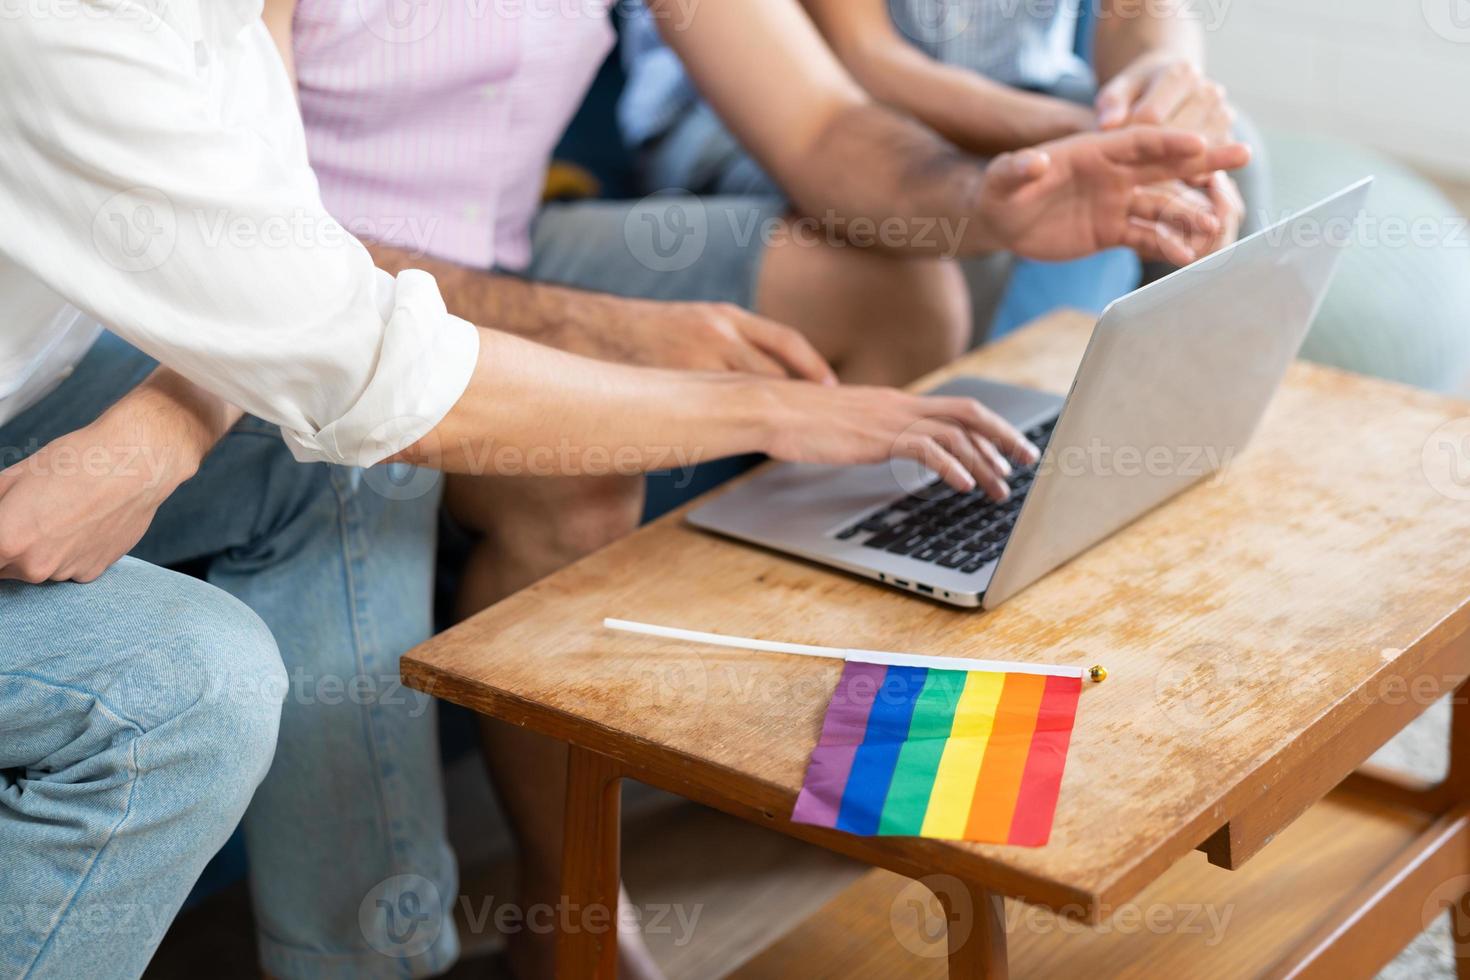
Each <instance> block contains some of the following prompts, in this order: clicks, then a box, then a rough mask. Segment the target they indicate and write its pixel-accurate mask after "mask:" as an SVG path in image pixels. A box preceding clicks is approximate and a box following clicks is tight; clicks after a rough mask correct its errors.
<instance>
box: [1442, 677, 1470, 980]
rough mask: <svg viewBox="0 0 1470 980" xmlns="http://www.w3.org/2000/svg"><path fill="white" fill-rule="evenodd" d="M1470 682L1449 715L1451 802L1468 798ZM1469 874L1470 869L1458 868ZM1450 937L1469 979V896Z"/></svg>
mask: <svg viewBox="0 0 1470 980" xmlns="http://www.w3.org/2000/svg"><path fill="white" fill-rule="evenodd" d="M1467 702H1470V681H1466V682H1465V683H1463V684H1461V685H1460V687H1459V688H1458V689H1457V690H1456V691H1455V696H1454V701H1453V704H1452V706H1451V709H1450V711H1451V714H1450V767H1449V774H1448V775H1447V776H1446V777H1445V787H1446V788H1447V789H1448V790H1449V794H1450V796H1451V798H1452V799H1455V800H1459V801H1462V802H1463V801H1465V800H1467V799H1470V703H1467ZM1461 870H1462V872H1463V873H1464V874H1466V875H1470V867H1465V868H1462V869H1461ZM1452 908H1453V911H1452V912H1451V921H1450V937H1451V941H1452V942H1453V943H1454V944H1455V972H1456V974H1458V976H1459V978H1460V980H1470V894H1465V895H1461V896H1460V897H1459V899H1458V901H1456V902H1455V903H1454V905H1453V907H1452Z"/></svg>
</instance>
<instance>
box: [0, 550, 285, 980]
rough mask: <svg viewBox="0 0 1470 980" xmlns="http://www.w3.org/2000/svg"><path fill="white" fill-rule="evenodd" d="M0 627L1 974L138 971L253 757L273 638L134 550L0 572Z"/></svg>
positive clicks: (230, 605) (264, 762)
mask: <svg viewBox="0 0 1470 980" xmlns="http://www.w3.org/2000/svg"><path fill="white" fill-rule="evenodd" d="M0 637H3V638H4V641H3V643H0V855H3V858H0V976H5V977H23V978H27V980H52V978H54V980H72V978H75V977H136V976H139V975H140V974H141V973H142V972H143V968H144V967H145V966H146V965H147V963H148V960H149V959H150V957H152V955H153V951H154V950H155V949H156V948H157V946H158V943H159V940H161V939H162V938H163V934H164V932H165V931H166V930H167V928H168V926H169V923H170V922H171V921H172V920H173V917H174V915H175V914H176V913H177V912H178V909H179V906H180V905H181V904H182V903H183V901H184V898H185V897H186V896H187V895H188V893H189V889H190V888H191V887H192V886H193V884H194V882H195V880H196V879H197V878H198V877H199V873H200V872H201V871H202V870H203V868H204V865H205V863H206V862H207V861H208V860H209V858H210V857H211V856H212V855H213V854H214V852H215V851H217V850H219V848H220V846H221V845H222V844H223V843H224V842H225V839H226V838H228V837H229V835H230V833H231V832H232V831H233V830H234V828H235V826H236V824H237V822H238V821H239V819H240V815H241V814H242V813H243V812H244V810H245V806H246V804H247V803H248V802H249V800H250V797H251V794H252V793H253V792H254V790H255V788H256V786H257V785H258V784H259V782H260V780H261V778H262V777H263V776H264V775H265V772H266V768H267V767H268V766H269V764H270V760H271V754H272V752H273V750H274V748H275V744H276V728H277V721H278V719H279V714H280V699H281V696H282V694H283V693H284V691H285V687H286V677H285V671H284V670H283V669H282V667H281V662H280V658H279V656H278V654H277V652H276V645H275V642H274V640H273V639H272V638H271V635H270V633H269V632H268V631H267V630H266V628H265V625H264V624H263V623H262V622H261V621H260V618H259V617H258V616H256V615H255V614H254V613H252V612H250V610H249V609H247V608H246V607H245V606H244V605H242V604H241V603H240V602H239V601H237V600H235V599H233V598H231V597H230V596H228V595H226V594H225V593H223V592H221V591H220V590H218V589H216V588H214V587H212V586H209V585H206V584H205V583H203V582H200V581H198V580H196V579H192V578H188V577H186V576H183V575H179V574H177V573H175V572H170V571H167V570H165V569H162V568H157V567H154V566H151V565H148V564H146V563H144V562H141V561H137V560H135V559H123V560H122V561H121V562H119V563H118V564H116V565H114V566H113V567H112V568H111V569H109V570H108V571H107V572H106V573H105V574H103V575H102V577H101V578H99V579H97V580H96V581H95V582H90V583H88V584H86V585H77V584H74V583H58V584H51V585H24V584H21V583H18V582H0Z"/></svg>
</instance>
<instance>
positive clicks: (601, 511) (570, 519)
mask: <svg viewBox="0 0 1470 980" xmlns="http://www.w3.org/2000/svg"><path fill="white" fill-rule="evenodd" d="M642 516H643V481H642V479H641V478H631V477H605V478H604V477H587V478H583V479H580V480H578V481H576V489H575V491H573V492H572V493H571V494H569V495H568V496H567V497H566V498H565V500H564V501H563V503H562V505H561V506H560V507H559V508H558V512H557V513H556V514H555V515H554V516H552V517H550V518H549V519H548V520H547V522H546V526H545V529H544V530H545V535H546V538H547V540H549V542H550V544H551V546H552V547H553V548H554V549H555V550H556V551H557V552H558V553H559V554H562V555H565V556H568V557H582V556H583V555H590V554H592V553H593V552H594V551H597V550H599V549H601V548H604V547H606V546H608V545H610V544H612V543H613V542H614V541H617V540H618V539H620V538H623V537H626V536H627V535H629V534H631V533H632V532H633V531H634V530H636V529H637V527H638V521H639V519H640V518H641V517H642Z"/></svg>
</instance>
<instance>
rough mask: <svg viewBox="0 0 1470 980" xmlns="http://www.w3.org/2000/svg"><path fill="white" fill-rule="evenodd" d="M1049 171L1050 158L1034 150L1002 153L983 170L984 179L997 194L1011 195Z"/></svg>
mask: <svg viewBox="0 0 1470 980" xmlns="http://www.w3.org/2000/svg"><path fill="white" fill-rule="evenodd" d="M1049 169H1051V157H1050V156H1049V155H1048V154H1047V153H1045V152H1043V151H1041V150H1035V149H1028V150H1018V151H1017V152H1015V153H1002V154H1001V155H1000V156H998V157H996V158H995V159H994V160H992V161H991V162H990V166H988V167H986V168H985V179H986V180H987V181H989V182H990V186H991V187H992V188H993V189H994V190H995V191H996V192H998V193H1002V194H1011V193H1015V192H1016V191H1018V190H1020V189H1021V188H1023V187H1025V186H1026V185H1027V184H1030V183H1033V182H1034V181H1036V180H1039V179H1040V178H1041V177H1042V176H1043V175H1044V174H1045V173H1046V172H1047V171H1048V170H1049Z"/></svg>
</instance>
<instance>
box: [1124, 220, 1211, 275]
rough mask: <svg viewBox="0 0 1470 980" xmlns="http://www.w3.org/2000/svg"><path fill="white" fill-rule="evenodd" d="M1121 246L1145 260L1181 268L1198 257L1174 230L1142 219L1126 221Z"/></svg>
mask: <svg viewBox="0 0 1470 980" xmlns="http://www.w3.org/2000/svg"><path fill="white" fill-rule="evenodd" d="M1122 244H1124V245H1126V246H1127V247H1129V248H1131V249H1133V251H1135V252H1137V253H1138V255H1139V257H1140V258H1143V259H1145V260H1149V261H1152V260H1162V261H1164V262H1169V263H1171V264H1173V265H1177V266H1181V267H1182V266H1186V265H1189V264H1190V263H1191V262H1193V261H1194V260H1195V259H1196V258H1198V257H1199V256H1198V255H1197V254H1196V253H1195V251H1194V249H1193V248H1191V247H1190V245H1189V244H1188V243H1187V242H1186V241H1185V240H1184V239H1183V238H1182V237H1180V235H1179V233H1178V232H1176V231H1175V230H1174V229H1172V228H1170V227H1169V226H1168V225H1164V224H1159V223H1158V222H1155V221H1145V220H1144V219H1142V218H1129V219H1128V224H1127V225H1126V226H1125V228H1124V231H1123V242H1122Z"/></svg>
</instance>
